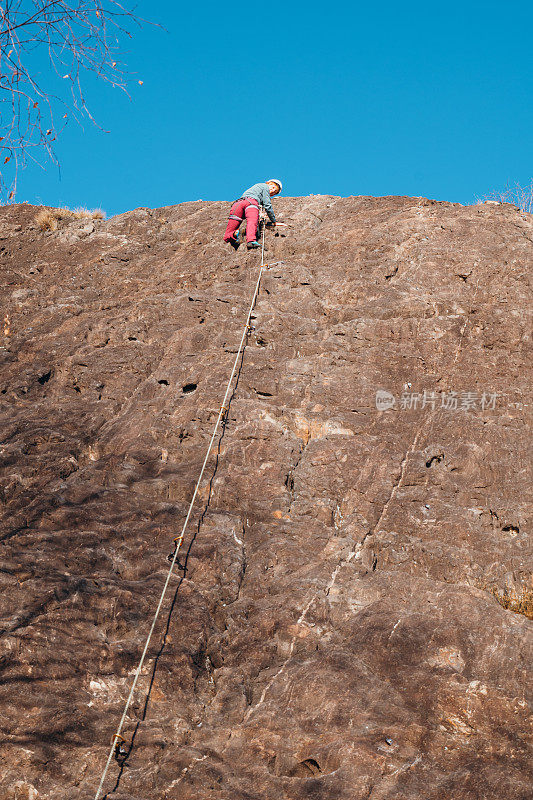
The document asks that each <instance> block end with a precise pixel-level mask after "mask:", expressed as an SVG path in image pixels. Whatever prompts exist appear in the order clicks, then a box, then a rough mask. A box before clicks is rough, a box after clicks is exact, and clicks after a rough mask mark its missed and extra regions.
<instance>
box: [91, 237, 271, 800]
mask: <svg viewBox="0 0 533 800" xmlns="http://www.w3.org/2000/svg"><path fill="white" fill-rule="evenodd" d="M276 263H279V262H276ZM269 266H272V265H269V264H265V226H264V225H263V226H262V241H261V266H260V269H259V275H258V277H257V283H256V285H255V290H254V293H253V297H252V302H251V303H250V310H249V311H248V316H247V318H246V324H245V326H244V330H243V333H242V337H241V343H240V345H239V349H238V351H237V355H236V356H235V361H234V364H233V369H232V371H231V375H230V378H229V380H228V385H227V387H226V392H225V394H224V399H223V400H222V405H221V406H220V411H219V412H218V417H217V421H216V424H215V427H214V430H213V433H212V435H211V439H210V442H209V446H208V448H207V453H206V455H205V458H204V463H203V464H202V468H201V470H200V475H199V476H198V480H197V481H196V486H195V488H194V492H193V495H192V498H191V502H190V503H189V510H188V511H187V516H186V517H185V522H184V523H183V527H182V529H181V533H180V535H179V536H177V537H176V538H175V539H174V544H175V549H174V554H173V556H172V561H171V563H170V567H169V570H168V574H167V577H166V580H165V583H164V585H163V590H162V592H161V597H160V598H159V602H158V604H157V608H156V611H155V614H154V618H153V621H152V625H151V627H150V630H149V632H148V636H147V638H146V643H145V645H144V649H143V652H142V655H141V660H140V661H139V665H138V667H137V669H136V671H135V676H134V678H133V683H132V685H131V689H130V693H129V695H128V699H127V700H126V705H125V707H124V711H123V713H122V717H121V718H120V722H119V724H118V728H117V730H116V732H115V734H114V736H113V739H112V741H111V749H110V751H109V755H108V757H107V762H106V765H105V767H104V771H103V773H102V777H101V779H100V784H99V786H98V790H97V792H96V794H95V796H94V800H100V797H101V796H102V794H101V793H102V787H103V785H104V781H105V779H106V776H107V773H108V770H109V767H110V765H111V761H112V760H113V756H114V754H115V752H116V749H117V745H120V743H121V742H124V739H123V737H122V736H121V734H122V729H123V727H124V723H125V721H126V716H127V714H128V711H129V707H130V705H131V701H132V699H133V694H134V692H135V687H136V686H137V681H138V680H139V676H140V674H141V670H142V668H143V664H144V661H145V658H146V653H147V652H148V647H149V646H150V641H151V639H152V634H153V632H154V629H155V626H156V623H157V620H158V618H159V613H160V611H161V606H162V605H163V601H164V599H165V595H166V593H167V589H168V585H169V583H170V578H171V577H172V573H173V571H174V567H175V565H176V561H177V558H178V553H179V550H180V547H181V545H182V543H183V538H184V536H185V531H186V529H187V525H188V524H189V519H190V517H191V514H192V510H193V506H194V502H195V500H196V495H197V494H198V489H199V487H200V483H201V481H202V478H203V475H204V472H205V468H206V466H207V461H208V459H209V455H210V453H211V450H212V447H213V443H214V441H215V438H216V435H217V432H218V429H219V426H220V423H221V422H222V420H223V418H224V415H225V414H226V412H227V411H228V406H227V405H226V404H227V402H228V397H229V396H230V390H231V385H232V383H233V378H234V377H235V372H236V370H237V364H238V362H239V358H240V355H241V352H242V350H243V346H245V344H244V343H245V341H246V339H247V337H248V336H249V334H250V332H251V330H252V327H251V325H250V319H251V317H252V311H253V310H254V306H255V303H256V300H257V295H258V294H259V286H260V284H261V278H262V276H263V272H264V271H265V269H268V267H269Z"/></svg>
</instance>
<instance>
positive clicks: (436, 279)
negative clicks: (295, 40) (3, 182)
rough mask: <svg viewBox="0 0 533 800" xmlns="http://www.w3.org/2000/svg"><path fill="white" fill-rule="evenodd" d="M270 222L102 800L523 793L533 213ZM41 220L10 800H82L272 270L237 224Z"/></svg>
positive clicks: (474, 211) (6, 566) (12, 548)
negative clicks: (46, 226)
mask: <svg viewBox="0 0 533 800" xmlns="http://www.w3.org/2000/svg"><path fill="white" fill-rule="evenodd" d="M274 203H275V208H276V211H277V212H279V211H281V212H282V213H283V215H284V221H285V222H286V223H287V224H288V225H287V227H286V228H283V229H278V232H277V233H274V232H268V233H267V238H266V257H267V260H268V261H270V262H281V263H277V264H275V265H274V266H273V267H272V268H271V269H269V270H268V271H267V272H266V273H265V275H264V278H263V281H262V285H261V291H260V294H259V298H258V302H257V304H256V308H255V312H254V321H253V322H254V326H255V329H254V330H253V331H252V333H251V335H250V337H249V339H248V342H247V347H246V350H245V353H244V356H243V358H242V361H241V362H240V363H239V370H238V376H237V377H238V381H237V384H236V387H235V390H234V392H233V395H232V400H231V405H230V408H229V412H228V415H227V420H226V424H225V425H224V427H223V429H222V430H221V435H220V437H217V440H216V446H215V450H214V453H213V457H212V459H211V460H210V462H209V465H208V470H207V475H206V480H205V481H204V484H203V485H202V488H201V491H200V497H199V500H198V502H197V505H196V508H195V512H194V515H193V520H192V523H191V525H190V528H189V532H188V534H187V537H186V541H185V547H184V551H183V556H182V558H181V560H182V565H183V566H184V567H185V570H182V569H178V570H177V571H176V574H175V576H174V577H173V578H172V580H171V586H170V593H169V595H168V597H167V600H166V602H165V605H164V608H163V614H162V616H161V618H160V621H159V623H158V627H157V630H156V635H155V637H154V640H153V642H152V645H151V647H150V651H149V660H148V662H147V666H146V668H145V669H144V671H143V675H142V679H141V682H140V684H139V688H138V691H137V692H136V695H135V701H134V703H133V707H132V711H131V714H130V715H129V716H128V719H127V722H126V728H125V733H124V737H125V742H124V744H123V746H122V748H121V752H117V758H116V760H113V762H112V767H111V770H110V773H109V776H108V779H107V781H106V784H105V789H106V791H107V797H108V798H113V799H114V800H126V799H127V800H178V798H179V800H200V798H201V800H280V798H281V799H283V800H303V799H304V798H307V799H309V798H314V799H316V800H363V798H371V800H385V799H386V800H407V799H409V800H415V798H416V799H417V800H418V799H422V798H423V800H447V799H448V798H449V799H450V800H452V798H453V800H467V798H468V800H474V799H476V800H478V798H479V799H481V798H491V800H497V799H499V798H502V800H503V799H504V798H505V800H525V798H528V797H530V796H531V794H530V792H531V784H530V777H531V775H530V771H529V770H530V767H531V761H530V759H531V751H530V750H528V746H527V741H528V740H527V735H528V732H529V731H528V720H529V719H530V718H529V715H528V697H527V688H528V670H529V669H530V667H531V655H532V650H531V625H532V623H531V618H532V616H533V605H532V585H531V550H530V549H528V516H530V512H531V505H530V504H529V498H530V495H529V494H528V492H530V486H531V482H530V474H529V472H528V469H529V463H530V461H529V456H530V452H528V447H529V439H528V433H529V431H530V428H529V425H530V422H531V416H530V411H531V397H530V393H529V392H530V384H528V382H527V381H528V376H527V372H528V367H529V366H530V362H528V358H527V355H526V347H527V346H528V345H529V342H530V323H531V319H530V317H529V316H528V314H529V311H530V308H531V296H530V294H529V293H528V292H529V290H528V274H527V271H528V268H529V269H530V268H531V264H532V262H533V217H532V216H531V215H528V214H522V213H520V212H519V211H517V210H516V209H515V208H513V207H512V206H508V205H500V206H497V205H485V206H471V207H463V206H460V205H456V204H450V203H436V202H433V201H429V200H426V199H421V198H409V197H385V198H368V197H351V198H338V197H329V196H316V197H306V198H293V199H291V198H287V199H279V200H275V201H274ZM37 210H38V209H36V208H34V207H31V206H28V205H19V206H11V207H4V208H2V209H0V250H1V254H0V255H1V275H2V281H1V283H2V319H3V330H1V331H0V334H1V335H2V336H3V340H2V342H1V344H2V345H3V347H2V349H1V350H0V362H1V365H2V366H1V382H0V391H1V394H0V414H1V430H2V434H1V439H2V446H1V457H2V460H1V471H0V476H1V484H0V485H1V498H2V511H3V519H2V530H1V537H2V539H1V546H2V558H1V568H0V579H1V586H2V592H1V599H0V614H1V620H0V632H1V637H0V646H1V661H0V667H1V673H0V674H1V679H2V687H1V692H2V718H1V737H0V741H1V749H2V764H3V766H2V777H1V778H0V798H1V799H2V800H52V798H54V800H56V798H63V797H64V798H69V800H81V799H82V798H83V800H86V799H89V798H92V797H94V794H95V792H96V787H97V785H98V781H99V778H100V775H101V772H102V769H103V766H104V762H105V759H106V756H107V752H108V749H109V745H110V739H111V737H112V734H113V733H114V731H115V730H116V727H117V724H118V720H119V718H120V715H121V713H122V709H123V707H124V703H125V700H126V697H127V694H128V691H129V687H130V685H131V680H132V676H133V672H134V670H135V667H136V665H137V663H138V660H139V657H140V653H141V650H142V646H143V644H144V641H145V637H146V634H147V631H148V628H149V625H150V621H151V619H152V616H153V613H154V610H155V606H156V604H157V600H158V597H159V594H160V592H161V588H162V585H163V582H164V579H165V575H166V571H167V569H168V566H169V564H168V560H167V557H168V555H169V554H170V553H171V552H172V549H173V545H172V539H173V537H175V536H177V535H178V533H179V531H180V528H181V525H182V522H183V518H184V515H185V513H186V510H187V506H188V503H189V500H190V497H191V494H192V491H193V488H194V485H195V481H196V478H197V476H198V473H199V471H200V467H201V464H202V461H203V458H204V455H205V452H206V448H207V444H208V441H209V437H210V435H211V432H212V430H213V426H214V423H215V420H216V417H217V413H218V411H219V408H220V404H221V401H222V397H223V393H224V388H225V384H226V381H227V379H228V377H229V374H230V371H231V366H232V363H233V360H234V358H235V353H236V350H237V347H238V343H239V340H240V336H241V332H242V329H243V324H244V321H245V318H246V313H247V310H248V305H249V302H250V298H251V295H252V292H253V288H254V284H255V281H256V278H257V272H258V265H259V261H260V258H259V256H258V254H257V253H247V252H246V251H243V249H241V250H240V251H239V252H238V253H236V254H235V253H233V251H230V250H229V249H227V246H225V245H224V244H223V243H222V241H221V236H222V232H223V229H224V226H225V222H226V218H227V214H228V204H227V203H217V202H201V201H199V202H194V203H184V204H182V205H179V206H173V207H169V208H163V209H158V210H155V211H151V210H148V209H137V210H136V211H132V212H130V213H127V214H123V215H121V216H119V217H115V218H113V219H111V220H109V221H108V222H103V221H98V220H95V221H92V220H79V221H76V220H74V221H70V220H66V221H63V222H62V223H60V225H59V227H58V229H57V230H56V231H54V232H50V231H49V232H42V231H40V230H39V228H38V226H37V225H36V223H35V214H36V211H37ZM165 634H166V636H165ZM164 636H165V638H163V637H164ZM529 678H530V674H529ZM530 685H531V684H530V682H529V686H530Z"/></svg>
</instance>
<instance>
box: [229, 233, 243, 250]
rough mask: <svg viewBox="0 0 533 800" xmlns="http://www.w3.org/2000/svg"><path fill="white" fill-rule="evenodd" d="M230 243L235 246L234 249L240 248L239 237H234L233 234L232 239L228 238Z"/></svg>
mask: <svg viewBox="0 0 533 800" xmlns="http://www.w3.org/2000/svg"><path fill="white" fill-rule="evenodd" d="M228 243H229V244H230V245H231V246H232V247H233V249H234V250H238V249H239V246H240V244H241V243H240V242H239V240H238V239H234V237H233V236H232V237H231V239H228Z"/></svg>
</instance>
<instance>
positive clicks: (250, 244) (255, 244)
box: [246, 242, 261, 250]
mask: <svg viewBox="0 0 533 800" xmlns="http://www.w3.org/2000/svg"><path fill="white" fill-rule="evenodd" d="M258 247H261V245H260V244H259V242H247V244H246V249H247V250H257V248H258Z"/></svg>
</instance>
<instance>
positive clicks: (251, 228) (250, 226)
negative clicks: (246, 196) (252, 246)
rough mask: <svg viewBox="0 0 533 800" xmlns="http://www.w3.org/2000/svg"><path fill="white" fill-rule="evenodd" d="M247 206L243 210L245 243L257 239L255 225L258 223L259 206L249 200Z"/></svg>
mask: <svg viewBox="0 0 533 800" xmlns="http://www.w3.org/2000/svg"><path fill="white" fill-rule="evenodd" d="M248 202H249V205H248V206H246V208H245V209H244V213H245V215H246V241H247V242H255V240H256V238H257V224H258V222H259V204H258V203H257V202H256V201H255V200H249V201H248Z"/></svg>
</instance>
